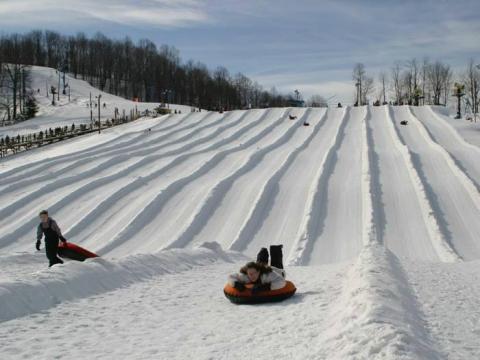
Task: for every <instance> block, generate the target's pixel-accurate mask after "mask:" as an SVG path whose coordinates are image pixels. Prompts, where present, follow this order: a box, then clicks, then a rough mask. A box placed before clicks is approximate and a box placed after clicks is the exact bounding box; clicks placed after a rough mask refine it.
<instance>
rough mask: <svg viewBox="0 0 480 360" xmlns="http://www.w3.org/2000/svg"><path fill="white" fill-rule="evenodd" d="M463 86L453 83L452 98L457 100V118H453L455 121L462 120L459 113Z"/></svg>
mask: <svg viewBox="0 0 480 360" xmlns="http://www.w3.org/2000/svg"><path fill="white" fill-rule="evenodd" d="M464 90H465V85H463V84H459V83H455V85H454V90H453V96H455V97H456V98H457V100H458V104H457V116H455V119H461V118H462V113H461V107H460V106H461V102H460V100H461V98H462V96H464V95H465V92H464Z"/></svg>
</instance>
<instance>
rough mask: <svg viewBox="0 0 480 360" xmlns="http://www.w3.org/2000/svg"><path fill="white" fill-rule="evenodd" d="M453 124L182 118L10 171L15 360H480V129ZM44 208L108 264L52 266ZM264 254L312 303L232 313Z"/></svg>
mask: <svg viewBox="0 0 480 360" xmlns="http://www.w3.org/2000/svg"><path fill="white" fill-rule="evenodd" d="M440 110H441V109H438V108H430V107H419V108H414V107H411V108H410V107H407V106H402V107H390V106H382V107H362V108H343V109H337V108H329V109H264V110H261V109H254V110H248V111H232V112H227V113H224V114H219V113H213V112H201V113H188V114H187V113H186V114H183V113H182V114H179V115H171V116H163V117H160V118H156V119H142V120H139V121H137V122H134V123H129V124H125V125H122V126H118V127H115V128H112V129H109V130H106V131H105V132H104V133H102V134H101V135H98V134H91V135H87V136H83V137H80V138H76V139H71V140H69V141H66V142H61V143H58V144H54V145H50V146H47V147H44V148H42V149H36V150H33V151H29V152H25V153H22V154H18V155H16V156H12V157H8V158H6V159H2V160H1V161H0V229H1V230H2V231H1V232H0V321H1V326H0V354H1V355H2V356H1V357H2V358H7V359H17V358H19V359H20V358H22V359H23V358H27V359H29V358H31V359H52V358H60V359H61V358H69V359H72V358H73V359H75V358H80V357H84V356H85V354H89V356H90V357H92V358H102V359H118V358H129V359H151V358H160V359H186V358H194V359H243V358H245V357H247V358H265V359H273V358H275V359H287V358H288V359H377V358H378V359H443V358H448V359H475V358H479V357H480V347H479V345H478V344H479V342H478V337H479V335H480V311H479V309H480V281H479V280H480V262H479V261H480V222H478V219H479V216H480V207H479V203H480V194H479V191H478V189H479V184H480V167H479V165H478V156H479V153H480V149H479V148H478V144H480V138H479V136H480V135H477V134H478V131H477V130H476V129H477V128H476V127H475V126H476V125H475V124H469V126H470V125H471V127H470V128H469V130H466V128H461V127H459V126H457V123H454V122H453V121H454V120H453V119H451V118H450V117H449V116H448V115H446V114H443V113H441V111H440ZM289 114H295V115H297V116H298V120H296V121H292V120H289V117H288V115H289ZM304 120H307V121H308V122H309V123H310V126H308V127H305V126H302V123H303V121H304ZM401 120H408V122H409V124H408V125H407V126H401V125H400V121H401ZM148 128H150V129H151V131H150V132H145V131H144V130H145V129H148ZM43 208H48V209H49V210H50V211H51V213H52V216H53V217H54V218H55V219H56V220H57V221H58V223H59V225H60V226H61V228H62V229H63V232H64V234H65V236H66V237H67V238H68V239H69V240H71V241H72V242H75V243H78V244H79V245H81V246H84V247H86V248H88V249H90V250H92V251H95V252H98V253H99V254H100V255H102V257H101V258H99V259H93V260H89V261H86V262H85V263H77V262H72V261H70V262H67V263H66V264H65V265H58V266H54V267H53V268H51V269H46V259H45V258H44V254H43V253H42V252H35V251H34V240H35V227H36V225H37V222H38V219H37V217H36V215H37V213H38V211H39V210H40V209H43ZM205 242H207V244H206V245H203V246H202V244H204V243H205ZM269 244H284V258H285V262H286V264H287V275H288V278H289V279H290V280H292V281H293V282H294V283H295V284H296V286H297V288H298V293H297V294H296V295H295V296H294V297H292V298H291V299H289V300H286V301H285V302H282V303H278V304H265V305H261V306H237V305H233V304H231V303H230V302H228V300H227V299H226V298H225V297H224V296H223V293H222V288H223V285H224V283H225V280H226V276H227V275H228V274H229V273H231V272H234V271H237V270H238V268H239V267H240V266H241V265H242V264H243V263H244V262H245V261H246V260H247V259H251V258H253V257H255V255H256V253H257V251H258V249H259V248H260V247H262V246H268V245H269ZM220 246H221V248H223V250H222V249H221V248H220Z"/></svg>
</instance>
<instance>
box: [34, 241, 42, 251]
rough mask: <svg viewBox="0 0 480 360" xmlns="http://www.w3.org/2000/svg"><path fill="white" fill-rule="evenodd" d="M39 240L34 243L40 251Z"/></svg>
mask: <svg viewBox="0 0 480 360" xmlns="http://www.w3.org/2000/svg"><path fill="white" fill-rule="evenodd" d="M40 244H41V243H40V241H37V243H36V244H35V248H36V249H37V250H38V251H40Z"/></svg>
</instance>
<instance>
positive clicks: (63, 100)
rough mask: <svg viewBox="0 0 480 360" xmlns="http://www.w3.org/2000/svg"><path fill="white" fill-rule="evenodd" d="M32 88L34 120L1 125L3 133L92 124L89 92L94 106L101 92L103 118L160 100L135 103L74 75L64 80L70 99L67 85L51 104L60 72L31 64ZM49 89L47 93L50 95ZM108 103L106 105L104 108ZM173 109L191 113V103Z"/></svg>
mask: <svg viewBox="0 0 480 360" xmlns="http://www.w3.org/2000/svg"><path fill="white" fill-rule="evenodd" d="M30 74H31V75H30V79H31V88H32V90H33V91H34V96H35V99H36V100H37V103H38V107H39V111H38V113H37V115H36V117H35V118H34V119H31V120H27V121H23V122H20V123H17V124H14V125H9V126H5V127H2V126H0V137H1V136H6V135H9V136H16V135H18V134H20V135H21V134H28V133H33V132H38V131H40V130H45V129H48V128H50V127H52V128H55V127H57V126H61V127H63V126H71V125H72V124H73V123H75V125H79V124H89V123H90V108H89V107H88V106H87V104H89V103H90V93H91V94H92V102H93V105H95V103H96V102H97V100H96V99H95V97H96V96H98V95H101V108H100V116H101V118H102V121H106V120H107V119H112V118H114V116H115V115H114V114H115V108H118V111H119V115H120V116H122V114H123V111H125V114H126V115H127V116H128V115H129V114H130V111H131V110H135V109H137V110H138V112H143V111H145V110H150V111H152V110H153V109H155V108H156V107H157V106H158V105H159V103H143V102H134V101H131V100H127V99H124V98H122V97H119V96H115V95H112V94H109V93H106V92H104V91H100V90H99V89H97V88H94V87H93V86H91V85H90V84H89V83H88V82H86V81H84V80H81V79H80V78H77V79H75V78H74V77H73V76H69V75H66V77H65V83H67V84H68V86H70V101H69V100H68V88H67V93H66V95H63V93H62V91H60V100H57V96H56V97H55V103H56V104H55V105H52V95H51V93H50V86H55V87H56V88H58V72H57V70H55V69H52V68H48V67H43V66H32V67H31V73H30ZM62 76H63V74H62ZM47 88H48V96H47ZM60 89H63V78H62V79H61V82H60ZM104 103H105V105H106V107H105V108H104V107H103V104H104ZM169 107H170V108H171V109H172V111H175V110H177V111H181V112H182V113H188V112H190V111H191V108H190V106H184V105H174V104H172V105H169ZM93 118H94V120H98V107H94V108H93Z"/></svg>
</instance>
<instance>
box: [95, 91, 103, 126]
mask: <svg viewBox="0 0 480 360" xmlns="http://www.w3.org/2000/svg"><path fill="white" fill-rule="evenodd" d="M95 98H97V99H98V133H99V134H100V132H101V130H102V122H101V121H100V99H101V98H102V94H99V95H98V96H95Z"/></svg>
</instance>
